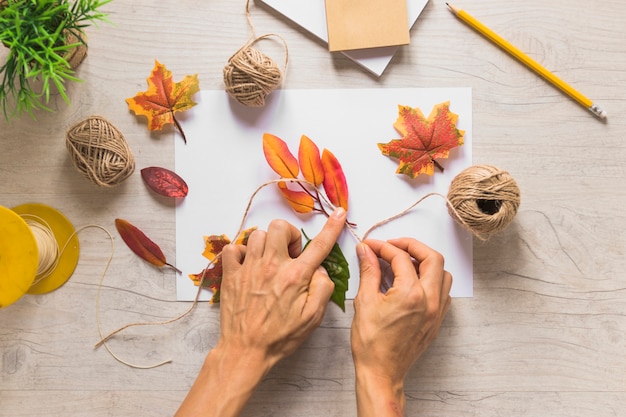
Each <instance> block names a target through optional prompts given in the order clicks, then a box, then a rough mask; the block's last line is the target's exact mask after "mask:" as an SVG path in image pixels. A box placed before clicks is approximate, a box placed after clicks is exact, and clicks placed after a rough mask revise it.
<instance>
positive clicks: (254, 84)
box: [224, 35, 283, 107]
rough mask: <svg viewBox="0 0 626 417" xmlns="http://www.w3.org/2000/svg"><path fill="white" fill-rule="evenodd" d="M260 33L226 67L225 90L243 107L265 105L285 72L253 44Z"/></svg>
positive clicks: (231, 58)
mask: <svg viewBox="0 0 626 417" xmlns="http://www.w3.org/2000/svg"><path fill="white" fill-rule="evenodd" d="M268 36H271V35H266V36H261V37H259V38H257V39H255V40H254V41H253V42H251V43H249V44H248V45H246V46H244V47H242V48H240V49H239V50H238V51H237V52H236V53H235V54H234V55H233V56H232V57H230V59H229V60H228V64H227V65H226V66H225V67H224V84H225V85H226V92H227V93H228V95H230V96H231V97H232V98H234V99H235V100H237V101H238V102H239V103H241V104H243V105H244V106H250V107H262V106H264V105H265V98H266V97H267V96H268V95H269V94H270V93H271V92H272V91H274V90H275V89H276V88H277V87H278V86H279V85H280V83H281V82H282V78H283V72H282V71H281V69H280V68H279V67H278V66H277V65H276V63H275V62H274V60H273V59H272V58H270V57H269V56H267V55H265V54H264V53H263V52H261V51H259V50H258V49H256V48H254V47H252V45H253V44H254V42H256V41H258V40H260V39H264V38H266V37H268Z"/></svg>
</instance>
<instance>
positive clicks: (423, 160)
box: [378, 101, 465, 178]
mask: <svg viewBox="0 0 626 417" xmlns="http://www.w3.org/2000/svg"><path fill="white" fill-rule="evenodd" d="M458 119H459V115H458V114H455V113H452V112H450V102H449V101H447V102H444V103H440V104H437V105H436V106H435V107H434V108H433V110H432V111H431V112H430V115H429V116H428V119H426V118H425V117H424V115H423V114H422V112H421V110H420V109H418V108H411V107H409V106H398V119H397V120H396V122H395V123H394V125H393V127H395V129H396V130H397V131H398V133H400V134H401V135H402V139H394V140H392V141H390V142H388V143H379V144H378V148H379V149H380V150H381V151H382V153H383V155H387V156H390V157H392V158H396V159H398V160H399V165H398V169H397V170H396V173H397V174H405V175H408V176H409V177H411V178H415V177H417V176H418V175H419V174H427V175H433V173H434V172H435V166H436V167H437V168H438V169H439V170H441V171H443V167H442V166H441V165H440V164H439V163H438V162H437V161H436V160H435V159H436V158H447V157H448V155H449V154H450V150H451V149H454V148H456V147H457V146H461V145H463V138H464V136H465V131H464V130H459V129H457V128H456V122H457V120H458Z"/></svg>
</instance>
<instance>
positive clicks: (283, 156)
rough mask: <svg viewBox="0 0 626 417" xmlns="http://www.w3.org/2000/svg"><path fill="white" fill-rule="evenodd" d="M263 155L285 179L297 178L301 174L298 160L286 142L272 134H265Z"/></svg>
mask: <svg viewBox="0 0 626 417" xmlns="http://www.w3.org/2000/svg"><path fill="white" fill-rule="evenodd" d="M263 153H264V154H265V159H266V160H267V163H268V164H269V165H270V167H271V168H272V169H273V170H274V171H276V173H277V174H278V175H280V176H281V177H283V178H296V177H297V176H298V174H299V173H300V169H299V167H298V160H297V159H296V157H295V156H293V154H292V153H291V152H290V151H289V147H287V144H286V143H285V141H283V140H282V139H280V138H279V137H278V136H274V135H272V134H271V133H265V134H263Z"/></svg>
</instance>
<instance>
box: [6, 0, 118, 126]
mask: <svg viewBox="0 0 626 417" xmlns="http://www.w3.org/2000/svg"><path fill="white" fill-rule="evenodd" d="M110 1H111V0H75V1H73V2H70V0H0V41H2V44H3V45H4V46H5V47H7V48H8V56H7V58H6V61H5V63H4V64H3V65H2V66H1V67H0V73H1V74H2V78H1V80H0V81H1V84H0V104H1V105H2V110H3V112H4V116H5V118H6V119H7V120H9V119H10V118H11V117H12V116H15V115H17V116H19V115H21V114H22V113H23V112H27V113H29V114H31V116H32V115H33V111H34V110H37V109H42V110H48V111H50V110H51V109H50V107H49V106H48V104H49V102H50V94H51V92H53V91H54V90H53V89H56V91H57V92H58V93H59V94H60V95H61V97H63V99H64V100H65V101H66V102H67V103H69V97H68V95H67V92H66V88H65V83H66V82H67V81H80V80H79V79H78V78H76V77H75V75H74V69H73V68H72V67H71V65H70V63H69V62H68V60H67V57H68V54H69V53H70V52H71V51H72V50H73V49H74V48H76V47H78V46H80V45H86V43H85V38H84V29H85V28H86V27H88V26H89V25H90V24H91V23H95V22H97V21H107V19H106V17H107V15H106V13H103V12H100V11H99V9H100V8H101V7H102V6H103V5H105V4H107V3H109V2H110ZM71 39H75V41H71Z"/></svg>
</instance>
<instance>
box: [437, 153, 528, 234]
mask: <svg viewBox="0 0 626 417" xmlns="http://www.w3.org/2000/svg"><path fill="white" fill-rule="evenodd" d="M448 201H449V202H450V204H451V206H450V207H448V211H449V213H450V215H451V216H452V218H454V219H455V220H457V221H458V222H459V223H460V224H462V225H463V226H465V227H466V228H467V229H469V230H470V231H471V232H472V233H473V234H474V235H475V236H476V237H478V238H479V239H482V240H485V239H488V238H489V237H491V236H492V235H493V234H495V233H498V232H500V231H502V230H504V229H505V228H506V227H507V226H508V225H509V224H510V223H511V222H512V221H513V218H514V217H515V215H516V214H517V209H518V208H519V205H520V190H519V188H518V186H517V183H516V182H515V180H514V179H513V177H511V176H510V175H509V173H508V172H506V171H503V170H501V169H498V168H496V167H494V166H491V165H474V166H471V167H469V168H466V169H465V170H463V171H462V172H460V173H459V174H458V175H457V176H456V177H454V179H453V180H452V183H450V189H449V191H448Z"/></svg>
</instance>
